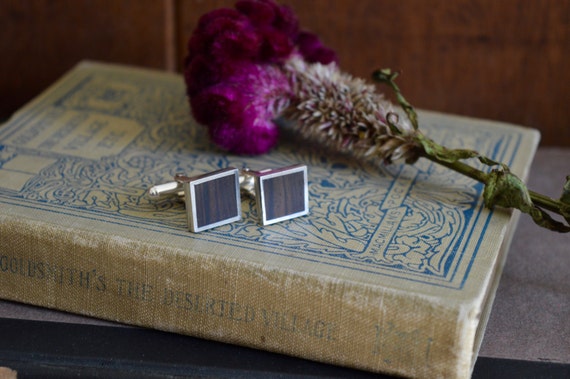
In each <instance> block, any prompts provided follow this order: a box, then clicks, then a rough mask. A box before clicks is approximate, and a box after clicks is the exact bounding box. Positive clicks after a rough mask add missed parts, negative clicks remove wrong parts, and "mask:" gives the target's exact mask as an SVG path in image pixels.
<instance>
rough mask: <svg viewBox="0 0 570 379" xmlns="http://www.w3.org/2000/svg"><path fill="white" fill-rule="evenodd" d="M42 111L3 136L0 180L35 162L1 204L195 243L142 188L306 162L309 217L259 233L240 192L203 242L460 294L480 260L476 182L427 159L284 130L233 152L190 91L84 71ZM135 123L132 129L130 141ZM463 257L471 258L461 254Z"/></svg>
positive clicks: (485, 140)
mask: <svg viewBox="0 0 570 379" xmlns="http://www.w3.org/2000/svg"><path fill="white" fill-rule="evenodd" d="M109 79H112V80H109ZM109 83H112V84H109ZM46 109H47V110H46ZM37 112H43V114H44V115H48V116H49V117H47V116H46V117H43V118H41V119H42V120H44V123H41V122H37V123H36V124H34V125H32V126H30V124H29V123H30V119H22V120H19V121H20V122H19V123H18V122H15V123H12V124H11V125H10V127H7V128H6V129H4V130H2V131H1V133H0V143H3V144H4V145H0V175H2V171H5V172H8V171H10V170H12V171H10V172H11V174H14V172H13V171H14V170H16V169H15V167H21V166H22V164H17V163H18V160H20V161H21V162H27V160H29V161H30V162H31V163H27V164H26V165H25V167H30V168H29V171H27V172H21V173H18V175H21V187H19V188H16V187H18V185H17V184H15V185H14V186H13V187H12V188H3V187H2V184H1V183H0V200H1V201H2V202H10V201H20V202H21V203H22V204H27V206H30V207H44V209H45V207H46V206H49V207H51V208H50V209H54V210H56V211H57V212H58V213H66V212H70V213H73V214H74V215H75V216H78V217H86V218H93V219H97V220H105V221H107V222H111V223H116V224H117V225H128V226H130V225H135V226H137V227H139V228H141V229H147V230H156V231H160V232H162V233H171V234H172V235H176V236H179V237H180V236H181V237H186V238H189V239H192V238H196V237H197V236H195V235H192V234H191V233H189V232H187V231H186V230H187V225H186V215H185V210H184V205H183V203H182V202H180V201H177V200H176V199H166V200H164V201H159V202H155V201H151V200H149V199H148V198H147V197H146V196H145V190H146V188H148V187H150V186H151V185H153V184H156V183H161V182H164V181H169V180H171V179H172V177H173V176H174V174H175V173H178V172H185V173H187V174H189V175H199V174H202V173H205V172H208V171H212V170H216V169H219V168H224V167H228V166H234V167H250V168H252V169H262V168H270V167H273V168H275V167H281V166H285V165H290V164H294V163H297V162H303V163H307V164H308V165H309V167H310V171H309V188H310V215H309V216H307V217H302V218H298V219H294V220H290V221H287V222H283V223H279V224H274V225H272V226H270V227H260V226H259V225H258V224H257V222H256V216H257V215H256V214H255V207H254V206H253V203H252V202H253V200H244V203H243V205H244V206H243V208H244V220H243V221H242V222H237V223H233V224H230V225H226V226H223V227H219V228H216V229H212V230H209V231H208V232H206V233H202V234H200V235H199V236H198V238H201V239H205V240H211V241H214V242H224V243H226V244H235V245H236V246H242V245H243V243H244V241H246V243H247V244H249V245H251V246H255V247H256V249H258V250H260V251H266V252H267V253H268V254H280V255H285V256H291V257H296V258H298V259H304V260H309V261H318V262H321V263H323V264H330V265H338V266H343V267H347V268H351V269H354V270H356V271H366V272H376V273H379V274H383V275H394V276H398V277H402V275H404V276H405V277H406V278H407V279H409V280H415V281H421V282H425V283H426V284H430V285H440V286H441V285H443V286H449V287H452V288H460V287H461V286H462V283H463V282H464V280H465V278H466V276H467V275H468V272H469V266H468V264H466V262H469V261H470V260H472V259H473V256H474V254H476V249H475V250H473V249H471V250H465V249H464V247H465V246H466V245H468V244H473V243H475V244H476V243H477V241H471V238H481V237H473V235H474V228H475V226H476V225H479V227H480V228H481V225H483V226H482V227H483V228H485V227H486V223H487V222H488V220H489V219H490V217H491V215H492V212H489V211H485V210H483V206H482V204H481V200H480V197H481V191H482V187H481V185H479V184H477V183H475V182H474V181H472V180H470V179H468V178H465V177H463V176H460V175H457V174H454V173H452V172H451V171H449V170H447V169H445V168H442V167H439V166H436V165H434V164H431V163H430V162H424V161H419V162H418V163H416V164H415V165H414V166H408V165H392V166H389V167H384V166H381V165H374V164H368V163H357V162H354V160H352V159H350V158H349V157H342V156H329V155H325V153H324V152H321V151H320V150H319V149H318V147H315V146H312V145H307V146H299V145H300V144H299V143H298V141H295V140H294V138H292V137H289V138H284V140H285V142H283V143H282V144H281V146H280V147H279V148H278V149H277V150H276V151H275V152H274V153H272V154H269V155H266V156H262V157H257V158H252V157H239V156H232V155H226V154H224V153H223V152H220V151H218V150H217V149H216V148H215V147H214V146H212V145H211V144H210V143H209V142H208V138H207V135H206V133H205V131H204V130H203V128H201V127H200V126H198V125H196V124H195V123H193V122H192V121H191V120H190V117H189V109H188V105H187V101H186V98H185V95H184V87H183V85H182V82H178V81H174V82H165V81H162V80H159V81H156V82H154V81H152V80H150V81H149V80H142V79H139V80H136V79H133V77H131V76H129V77H128V78H124V77H122V76H121V75H117V74H113V73H107V74H102V73H98V74H97V75H88V76H85V77H80V78H79V79H77V83H76V85H75V86H74V87H73V88H72V89H71V90H68V91H67V92H65V93H62V94H61V96H60V97H59V98H58V101H57V102H55V103H54V104H48V106H47V107H46V105H45V104H39V105H38V106H37ZM64 114H65V115H67V114H70V115H71V116H69V117H68V119H66V127H65V128H64V129H61V130H65V131H66V133H62V132H61V130H60V131H59V134H60V135H59V136H53V135H52V136H51V139H49V138H47V139H43V140H42V141H41V143H40V142H38V143H36V144H35V145H34V142H33V141H34V138H37V136H38V135H41V134H42V133H44V131H45V130H46V129H47V127H48V126H46V125H45V120H46V119H47V120H49V119H50V117H52V118H53V119H58V117H61V115H64ZM101 117H103V118H101ZM16 121H18V120H16ZM127 121H128V122H132V123H133V126H132V127H129V128H126V127H124V128H122V129H121V128H120V127H119V125H122V123H125V122H127ZM34 122H36V121H34ZM26 123H27V124H26ZM85 124H88V126H87V127H84V129H82V130H81V132H82V133H83V134H82V135H83V136H84V138H83V140H82V139H81V138H76V139H71V140H70V141H67V142H65V144H63V143H61V140H62V139H65V138H66V135H67V133H76V134H78V133H77V128H79V125H85ZM24 125H28V126H27V129H26V128H25V127H24ZM98 125H99V126H98ZM114 125H116V130H115V131H116V135H114V137H113V138H115V139H120V138H123V139H125V141H127V140H128V143H127V144H126V145H124V146H121V148H120V149H118V150H113V149H115V147H113V146H111V145H112V142H113V141H112V140H111V139H110V138H109V135H106V136H105V135H103V134H101V133H102V132H103V130H109V128H111V129H113V127H114ZM66 128H67V129H66ZM137 128H138V129H137ZM422 128H425V130H427V132H428V134H429V135H430V136H431V137H432V138H434V139H435V140H438V141H440V142H442V143H443V144H445V145H447V146H458V147H460V146H473V147H475V148H476V149H478V150H479V151H481V152H482V153H484V154H486V155H489V156H491V157H493V158H495V159H498V160H503V161H506V162H507V163H509V160H510V159H512V156H513V154H514V153H515V152H516V148H517V143H518V140H517V138H518V137H517V135H514V134H500V132H493V131H491V130H481V131H477V130H474V131H471V132H470V133H469V134H467V135H468V140H465V138H467V137H465V134H460V133H453V132H450V127H449V126H441V125H429V124H427V125H423V126H422ZM20 129H26V130H27V134H26V133H21V132H20ZM133 130H136V131H137V132H136V133H135V134H134V135H133V136H131V137H129V136H128V135H127V134H128V133H130V132H132V131H133ZM18 133H19V134H18ZM121 133H122V134H121ZM79 134H80V133H79ZM79 134H78V135H79ZM56 137H57V138H56ZM106 139H107V142H105V141H106ZM94 140H96V142H97V144H98V145H97V146H99V147H101V146H103V148H104V147H105V145H104V144H105V143H109V151H110V152H114V154H110V155H106V156H102V157H98V158H96V157H91V159H90V158H89V152H87V151H82V149H85V148H86V146H89V145H88V144H89V143H93V141H94ZM13 141H19V142H20V143H15V142H14V143H13V144H11V142H13ZM49 141H51V142H49ZM30 144H31V145H32V147H30V146H29V145H30ZM58 144H59V145H58ZM74 144H75V145H74ZM101 144H103V145H101ZM48 145H49V146H48ZM24 146H25V147H24ZM34 146H35V148H34ZM74 146H75V149H74ZM58 149H59V150H58ZM70 152H71V153H70ZM26 157H28V158H29V159H28V158H26ZM33 161H37V165H34V164H33ZM395 178H396V179H395ZM465 251H469V252H470V254H472V255H471V256H466V253H465Z"/></svg>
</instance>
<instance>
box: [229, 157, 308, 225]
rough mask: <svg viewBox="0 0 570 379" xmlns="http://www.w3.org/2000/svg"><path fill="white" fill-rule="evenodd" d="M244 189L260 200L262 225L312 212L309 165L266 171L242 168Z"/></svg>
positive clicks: (241, 180)
mask: <svg viewBox="0 0 570 379" xmlns="http://www.w3.org/2000/svg"><path fill="white" fill-rule="evenodd" d="M240 186H241V190H242V192H244V193H246V194H247V195H249V196H250V197H253V198H254V199H255V201H256V207H257V213H258V215H259V222H260V224H261V225H270V224H274V223H276V222H280V221H285V220H289V219H292V218H295V217H299V216H304V215H306V214H308V213H309V189H308V185H307V166H306V165H294V166H288V167H283V168H279V169H273V170H272V169H268V170H262V171H252V170H249V169H244V170H241V176H240Z"/></svg>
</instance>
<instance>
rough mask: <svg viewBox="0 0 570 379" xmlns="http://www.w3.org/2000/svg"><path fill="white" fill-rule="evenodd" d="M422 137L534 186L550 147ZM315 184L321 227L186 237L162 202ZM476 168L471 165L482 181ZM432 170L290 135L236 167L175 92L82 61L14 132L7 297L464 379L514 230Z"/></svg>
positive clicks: (239, 229)
mask: <svg viewBox="0 0 570 379" xmlns="http://www.w3.org/2000/svg"><path fill="white" fill-rule="evenodd" d="M420 126H421V128H422V129H423V130H424V131H425V133H426V134H427V135H428V136H429V137H431V138H432V139H434V140H436V141H438V142H440V143H442V144H444V145H446V146H448V147H470V148H474V149H476V150H479V151H480V152H481V153H482V154H484V155H487V156H489V157H491V158H493V159H495V160H499V161H502V162H505V163H507V164H509V165H511V168H512V170H513V171H514V172H515V173H516V174H518V175H520V176H522V177H525V176H526V173H527V170H528V168H529V166H530V162H531V160H532V157H533V155H534V152H535V149H536V145H537V143H538V133H537V132H536V131H534V130H531V129H525V128H521V127H517V126H512V125H507V124H502V123H497V122H489V121H483V120H477V119H468V118H463V117H457V116H450V115H444V114H438V113H432V112H425V111H424V112H421V113H420ZM297 163H302V164H306V165H307V166H308V186H309V204H310V213H309V215H307V216H303V217H299V218H295V219H292V220H287V221H284V222H280V223H276V224H273V225H267V226H260V225H259V223H258V222H257V214H256V212H257V211H256V208H255V200H253V199H249V198H243V200H242V209H243V212H242V213H243V214H242V219H241V220H240V221H237V222H233V223H231V224H227V225H223V226H220V227H217V228H214V229H210V230H207V231H204V232H201V233H191V232H189V231H188V226H187V218H186V211H185V208H184V203H183V202H180V201H179V200H178V199H175V198H172V199H163V200H160V201H155V200H152V199H149V198H148V196H146V190H147V189H148V188H149V187H151V186H152V185H154V184H158V183H163V182H168V181H171V180H172V178H173V176H174V175H175V174H176V173H179V172H184V173H186V174H187V175H190V176H193V175H200V174H204V173H207V172H211V171H215V170H219V169H223V168H226V167H229V166H233V167H237V168H243V167H248V168H250V169H252V170H261V169H265V168H279V167H283V166H290V165H293V164H297ZM474 164H475V163H474ZM481 193H482V186H481V185H480V184H478V183H477V182H475V181H473V180H471V179H468V178H465V177H463V176H461V175H458V174H456V173H453V172H451V171H450V170H448V169H445V168H443V167H439V166H437V165H435V164H433V163H431V162H428V161H425V160H420V161H419V162H417V163H416V164H415V165H413V166H410V165H391V166H387V167H386V166H382V165H381V164H372V163H365V162H356V161H355V160H354V159H351V158H350V157H345V156H335V155H331V154H330V153H326V152H324V151H321V150H319V149H318V147H316V146H314V145H309V144H303V142H302V141H299V140H297V139H295V137H294V136H290V135H284V136H283V137H282V142H281V143H280V146H279V147H278V148H277V149H276V150H274V151H273V152H271V153H270V154H267V155H263V156H258V157H244V156H234V155H228V154H226V153H224V152H222V151H219V150H217V149H216V148H215V147H214V146H213V145H212V144H210V143H209V141H208V138H207V134H206V132H205V129H204V128H202V127H200V126H199V125H197V124H196V123H195V122H194V121H193V120H192V119H191V117H190V111H189V106H188V103H187V99H186V96H185V88H184V82H183V80H182V78H181V77H180V76H178V75H174V74H167V73H162V72H157V71H151V70H143V69H138V68H133V67H125V66H117V65H107V64H100V63H93V62H83V63H81V64H79V65H78V66H77V67H76V68H74V69H73V70H72V71H70V72H69V73H68V74H67V75H66V76H64V77H63V78H62V79H61V80H60V81H58V82H57V83H55V84H54V85H53V86H52V87H50V88H49V89H48V90H47V91H46V92H45V93H43V94H42V95H41V96H39V97H38V98H37V99H36V100H34V101H32V102H31V103H30V104H28V105H27V106H26V107H24V108H23V109H22V110H21V111H19V112H17V113H16V114H15V115H14V116H13V117H12V118H11V119H10V120H9V121H8V122H7V123H6V124H4V125H2V126H1V127H0V297H2V298H4V299H8V300H14V301H20V302H24V303H30V304H35V305H39V306H44V307H49V308H54V309H59V310H64V311H69V312H75V313H79V314H84V315H89V316H93V317H98V318H102V319H107V320H113V321H118V322H123V323H128V324H134V325H140V326H144V327H150V328H156V329H161V330H166V331H172V332H176V333H182V334H188V335H192V336H198V337H203V338H207V339H213V340H219V341H223V342H228V343H234V344H240V345H245V346H250V347H254V348H258V349H265V350H269V351H274V352H280V353H284V354H289V355H294V356H299V357H304V358H307V359H312V360H317V361H322V362H327V363H332V364H338V365H345V366H350V367H354V368H360V369H364V370H371V371H380V372H386V373H392V374H398V375H404V376H410V377H425V378H436V377H442V378H454V377H468V376H469V375H470V372H471V370H472V366H473V363H474V361H475V359H476V357H477V350H478V347H479V344H480V341H481V338H482V333H483V331H484V327H485V322H486V319H487V317H488V313H489V311H490V306H491V303H492V300H493V297H494V292H495V289H496V286H497V282H498V280H499V277H500V273H501V270H502V265H503V263H504V259H505V254H506V250H507V248H506V247H507V246H508V244H509V242H510V236H511V235H512V231H513V229H514V227H515V219H516V216H517V213H516V212H515V213H512V212H510V211H505V210H500V209H496V210H493V211H490V210H487V209H485V208H484V207H483V204H482V200H481Z"/></svg>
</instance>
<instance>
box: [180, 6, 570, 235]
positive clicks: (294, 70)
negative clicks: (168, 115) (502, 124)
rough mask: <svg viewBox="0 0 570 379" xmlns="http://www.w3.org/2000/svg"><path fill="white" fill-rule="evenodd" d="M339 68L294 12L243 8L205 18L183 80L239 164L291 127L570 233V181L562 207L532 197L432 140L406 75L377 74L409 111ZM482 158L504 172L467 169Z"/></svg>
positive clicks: (202, 117)
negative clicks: (447, 174) (451, 176)
mask: <svg viewBox="0 0 570 379" xmlns="http://www.w3.org/2000/svg"><path fill="white" fill-rule="evenodd" d="M336 61H337V58H336V54H335V52H334V51H332V50H331V49H329V48H327V47H326V46H324V45H323V44H322V42H321V41H320V40H319V38H318V37H317V36H316V35H315V34H312V33H309V32H306V31H301V30H300V29H299V23H298V21H297V18H296V17H295V14H294V13H293V11H292V10H291V9H289V8H288V7H285V6H279V5H277V4H276V3H274V2H273V1H272V0H240V1H238V2H237V3H236V5H235V9H218V10H215V11H212V12H210V13H208V14H205V15H204V16H202V17H201V19H200V21H199V23H198V27H197V28H196V30H195V31H194V33H193V35H192V37H191V38H190V40H189V42H188V56H187V58H186V62H185V70H184V71H185V72H184V77H185V80H186V85H187V93H188V97H189V99H190V105H191V108H192V113H193V115H194V117H195V119H196V120H197V121H198V122H200V123H202V124H204V125H205V126H207V127H208V130H209V133H210V137H211V139H212V141H214V142H215V143H216V144H217V145H218V146H220V147H221V148H223V149H225V150H227V151H230V152H233V153H237V154H263V153H265V152H267V151H269V150H270V149H271V148H272V147H273V146H274V145H275V144H276V143H277V140H278V134H279V133H278V128H277V125H276V123H275V121H276V120H277V119H280V118H283V119H286V120H288V121H292V122H289V123H288V124H289V125H294V126H293V127H294V128H295V131H296V132H297V134H298V135H300V136H301V137H303V138H305V139H307V140H311V141H314V142H317V143H320V144H322V145H323V146H326V147H328V148H330V149H333V150H337V151H340V152H345V153H349V154H352V155H354V156H355V157H358V158H364V159H368V160H370V159H373V158H376V159H380V160H381V161H383V162H384V163H386V164H389V163H391V162H393V161H395V160H402V161H405V162H406V163H410V164H413V163H414V162H415V161H416V160H418V159H419V158H422V157H423V158H427V159H430V160H432V161H434V162H437V163H440V164H442V165H443V166H446V167H449V168H451V169H453V170H455V171H457V172H460V173H462V174H464V175H467V176H469V177H471V178H473V179H476V180H479V181H481V182H482V183H484V184H485V193H484V200H485V205H486V206H487V207H489V208H492V207H494V206H503V207H507V208H510V207H514V208H517V209H519V210H521V211H522V212H524V213H528V214H530V215H531V217H532V218H533V219H534V221H535V222H536V223H537V224H539V225H541V226H545V227H547V228H549V229H552V230H557V231H560V232H570V176H569V177H568V178H567V182H566V184H565V186H564V192H563V195H562V197H561V198H560V201H556V200H552V199H550V198H548V197H545V196H542V195H539V194H535V193H532V192H529V191H528V190H527V189H526V186H525V185H524V183H523V182H522V181H521V180H520V179H519V178H517V177H516V176H515V175H513V174H512V173H511V172H510V171H509V169H508V167H507V166H506V165H504V164H500V163H499V162H495V161H493V160H491V159H489V158H486V157H483V156H481V155H479V153H477V152H475V151H472V150H461V149H455V150H452V149H447V148H445V147H443V146H440V145H438V144H437V143H435V142H434V141H432V140H430V139H429V138H427V137H426V136H424V135H423V134H422V133H421V131H420V130H419V128H418V119H417V114H416V113H415V110H414V109H413V107H412V106H411V104H410V103H408V102H407V101H406V100H405V98H404V97H403V95H402V94H401V92H400V90H399V88H398V86H397V85H396V84H395V82H394V80H395V78H396V77H397V76H398V74H397V73H394V72H392V71H390V70H378V71H376V72H374V73H373V78H374V79H375V80H376V81H379V82H383V83H385V84H388V85H389V86H390V87H392V89H393V90H394V91H395V93H396V95H397V99H398V102H399V105H400V106H401V110H397V109H395V108H394V107H393V105H392V104H391V103H390V102H389V101H387V100H386V99H385V98H384V96H383V95H382V94H379V93H377V92H376V88H375V87H374V86H372V85H369V84H367V83H366V82H365V81H363V80H362V79H359V78H353V77H352V76H350V75H348V74H346V73H343V72H341V71H340V70H339V69H338V67H337V64H336ZM473 158H476V159H479V160H480V161H481V163H484V164H487V165H489V166H498V167H499V168H497V169H494V170H492V171H491V172H490V173H486V172H483V171H479V170H478V169H475V168H473V167H471V166H468V165H466V164H464V163H462V162H459V161H460V160H464V159H473ZM489 183H490V185H488V184H489ZM546 210H548V211H551V212H554V213H558V214H559V215H562V216H563V217H564V219H565V220H566V224H564V223H562V222H558V221H556V220H554V219H552V218H551V217H550V216H549V215H548V213H546Z"/></svg>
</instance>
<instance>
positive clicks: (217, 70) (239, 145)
mask: <svg viewBox="0 0 570 379" xmlns="http://www.w3.org/2000/svg"><path fill="white" fill-rule="evenodd" d="M299 56H301V57H303V58H304V59H305V60H306V61H307V62H309V63H313V62H320V63H323V64H328V63H331V62H335V61H336V54H335V53H334V51H332V50H331V49H329V48H327V47H325V46H324V45H323V44H322V43H321V42H320V40H319V39H318V37H317V36H316V35H314V34H311V33H308V32H301V31H300V30H299V23H298V20H297V18H296V16H295V14H294V13H293V11H292V10H291V9H290V8H288V7H286V6H279V5H277V4H276V3H274V2H273V1H272V0H241V1H238V2H237V3H236V5H235V9H229V8H225V9H218V10H214V11H212V12H209V13H207V14H205V15H203V16H202V17H201V18H200V20H199V22H198V27H197V28H196V30H195V31H194V33H193V35H192V37H191V38H190V40H189V42H188V56H187V58H186V62H185V72H184V74H185V80H186V85H187V93H188V96H189V99H190V104H191V108H192V113H193V115H194V118H195V119H196V120H197V121H198V122H200V123H202V124H204V125H205V126H207V127H208V129H209V132H210V136H211V138H212V140H213V141H214V142H215V143H216V144H217V145H218V146H220V147H221V148H223V149H225V150H228V151H230V152H233V153H238V154H262V153H265V152H267V151H269V150H270V149H271V148H272V147H273V146H274V145H275V144H276V143H277V139H278V134H279V133H278V128H277V125H276V124H275V120H276V119H277V118H278V117H280V115H281V113H282V112H283V111H284V110H285V108H286V107H287V106H288V105H289V102H290V99H291V97H292V96H293V87H292V86H293V83H292V81H291V75H290V73H289V72H287V71H286V70H285V64H286V62H287V61H288V60H290V59H292V58H294V57H297V58H298V57H299Z"/></svg>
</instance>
